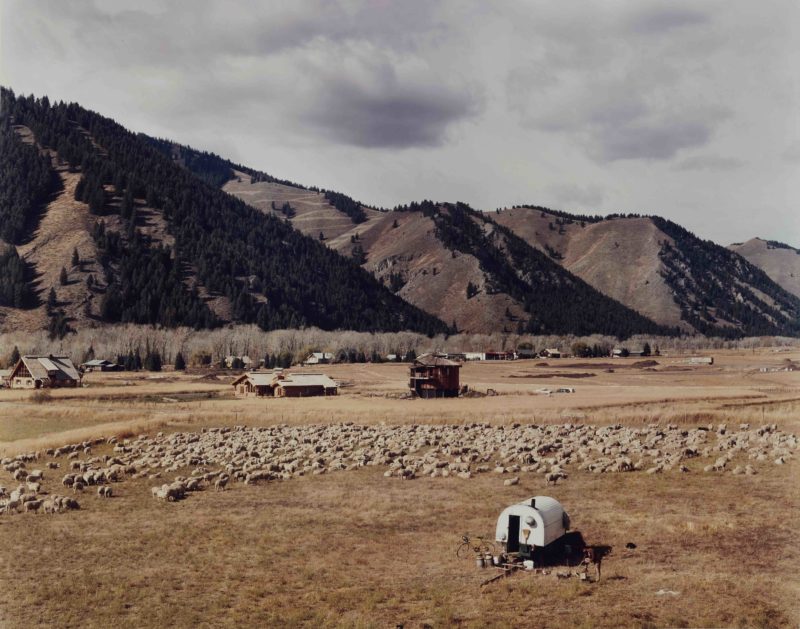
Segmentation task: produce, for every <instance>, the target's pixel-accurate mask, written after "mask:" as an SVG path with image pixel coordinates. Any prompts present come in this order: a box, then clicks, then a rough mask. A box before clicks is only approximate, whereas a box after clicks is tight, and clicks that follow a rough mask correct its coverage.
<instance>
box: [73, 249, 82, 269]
mask: <svg viewBox="0 0 800 629" xmlns="http://www.w3.org/2000/svg"><path fill="white" fill-rule="evenodd" d="M71 262H72V267H73V268H75V267H76V266H79V265H80V263H81V257H80V256H79V255H78V249H77V247H76V248H75V249H73V250H72V260H71Z"/></svg>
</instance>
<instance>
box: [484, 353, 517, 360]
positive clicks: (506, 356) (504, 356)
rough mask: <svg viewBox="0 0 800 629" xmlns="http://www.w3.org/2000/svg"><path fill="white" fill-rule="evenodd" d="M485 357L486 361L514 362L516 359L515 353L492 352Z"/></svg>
mask: <svg viewBox="0 0 800 629" xmlns="http://www.w3.org/2000/svg"><path fill="white" fill-rule="evenodd" d="M485 356H486V358H485V360H514V358H515V355H514V352H497V351H491V352H486V354H485Z"/></svg>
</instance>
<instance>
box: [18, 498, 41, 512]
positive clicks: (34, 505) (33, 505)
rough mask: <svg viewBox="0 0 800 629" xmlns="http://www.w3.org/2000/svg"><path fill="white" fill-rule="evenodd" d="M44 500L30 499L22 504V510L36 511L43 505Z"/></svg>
mask: <svg viewBox="0 0 800 629" xmlns="http://www.w3.org/2000/svg"><path fill="white" fill-rule="evenodd" d="M43 502H44V501H43V500H29V501H27V502H24V503H23V504H22V510H23V511H24V512H25V513H30V512H34V513H35V512H36V511H38V510H39V507H41V506H42V503H43Z"/></svg>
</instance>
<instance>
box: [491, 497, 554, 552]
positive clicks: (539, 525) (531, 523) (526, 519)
mask: <svg viewBox="0 0 800 629" xmlns="http://www.w3.org/2000/svg"><path fill="white" fill-rule="evenodd" d="M568 529H569V516H568V515H567V512H566V511H564V507H562V506H561V503H560V502H558V500H556V499H555V498H550V497H549V496H534V497H533V498H530V499H528V500H525V501H524V502H520V503H518V504H515V505H511V506H510V507H506V508H505V509H503V512H502V513H501V514H500V517H499V518H497V528H496V530H495V540H497V541H498V542H500V543H502V544H504V545H505V548H506V552H509V553H515V552H519V553H521V554H523V555H530V554H531V553H532V552H533V549H534V548H544V547H546V546H548V545H549V544H552V543H553V542H555V541H556V540H558V539H560V538H561V537H563V536H564V534H566V532H567V530H568Z"/></svg>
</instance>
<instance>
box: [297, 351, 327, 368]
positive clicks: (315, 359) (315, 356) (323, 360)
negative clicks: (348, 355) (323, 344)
mask: <svg viewBox="0 0 800 629" xmlns="http://www.w3.org/2000/svg"><path fill="white" fill-rule="evenodd" d="M332 360H333V354H331V353H330V352H312V353H311V354H309V355H308V358H306V359H305V360H304V361H303V364H304V365H327V364H328V363H329V362H331V361H332Z"/></svg>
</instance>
